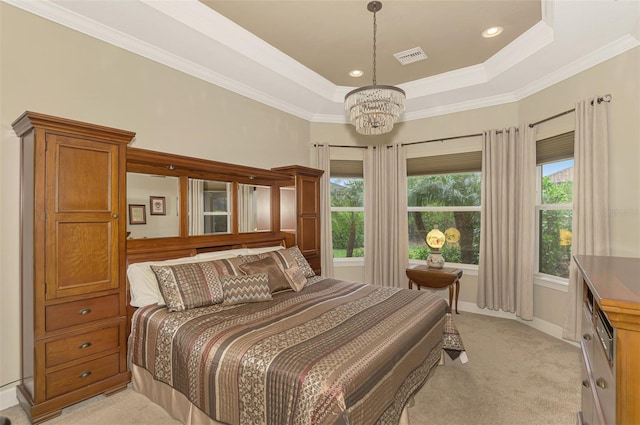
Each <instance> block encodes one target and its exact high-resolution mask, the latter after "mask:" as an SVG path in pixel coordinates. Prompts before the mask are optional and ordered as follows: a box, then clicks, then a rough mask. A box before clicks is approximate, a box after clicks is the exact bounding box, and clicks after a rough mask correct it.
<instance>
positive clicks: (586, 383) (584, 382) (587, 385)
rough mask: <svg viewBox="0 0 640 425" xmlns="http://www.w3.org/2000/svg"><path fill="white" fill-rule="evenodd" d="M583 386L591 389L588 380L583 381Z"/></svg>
mask: <svg viewBox="0 0 640 425" xmlns="http://www.w3.org/2000/svg"><path fill="white" fill-rule="evenodd" d="M582 386H583V387H585V388H589V380H588V379H585V380H583V381H582Z"/></svg>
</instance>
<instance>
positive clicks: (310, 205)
mask: <svg viewBox="0 0 640 425" xmlns="http://www.w3.org/2000/svg"><path fill="white" fill-rule="evenodd" d="M272 170H274V171H279V172H282V173H287V174H289V175H290V176H293V178H294V180H295V187H296V245H297V246H298V248H300V251H301V252H302V254H303V255H304V256H305V258H306V259H307V261H308V262H309V265H310V266H311V267H312V268H313V271H314V272H315V273H316V274H317V275H320V274H322V268H321V264H320V263H321V261H320V260H321V252H320V178H321V177H322V175H323V174H324V171H323V170H318V169H315V168H309V167H304V166H301V165H291V166H286V167H276V168H272Z"/></svg>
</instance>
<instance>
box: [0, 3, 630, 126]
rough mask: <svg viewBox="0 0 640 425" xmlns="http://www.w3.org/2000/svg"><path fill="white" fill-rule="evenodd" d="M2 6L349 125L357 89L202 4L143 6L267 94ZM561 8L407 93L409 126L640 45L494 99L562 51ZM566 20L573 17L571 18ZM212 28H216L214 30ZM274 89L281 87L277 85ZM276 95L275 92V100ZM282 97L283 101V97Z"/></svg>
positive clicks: (509, 98)
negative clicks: (480, 58)
mask: <svg viewBox="0 0 640 425" xmlns="http://www.w3.org/2000/svg"><path fill="white" fill-rule="evenodd" d="M0 1H4V2H6V3H7V4H10V5H13V6H16V7H18V8H20V9H23V10H25V11H27V12H30V13H32V14H34V15H37V16H40V17H42V18H45V19H47V20H50V21H53V22H56V23H58V24H61V25H63V26H66V27H68V28H71V29H74V30H76V31H79V32H81V33H84V34H86V35H89V36H91V37H94V38H96V39H98V40H101V41H104V42H106V43H109V44H111V45H114V46H117V47H119V48H122V49H125V50H127V51H130V52H132V53H134V54H137V55H139V56H142V57H145V58H147V59H150V60H153V61H155V62H158V63H161V64H163V65H166V66H168V67H171V68H173V69H176V70H178V71H180V72H184V73H186V74H188V75H191V76H194V77H196V78H199V79H201V80H204V81H207V82H209V83H211V84H214V85H216V86H219V87H221V88H223V89H226V90H229V91H232V92H234V93H237V94H239V95H241V96H244V97H247V98H249V99H252V100H255V101H257V102H260V103H262V104H265V105H267V106H270V107H273V108H275V109H278V110H280V111H283V112H285V113H288V114H291V115H293V116H296V117H298V118H301V119H304V120H307V121H310V122H318V123H335V124H345V123H347V122H348V120H347V119H346V116H345V114H344V112H343V107H342V104H343V102H344V96H345V94H346V93H348V92H349V91H351V90H352V89H353V87H344V86H335V85H333V84H332V83H331V82H329V81H328V80H326V79H324V78H323V77H321V76H319V75H318V74H316V73H315V72H313V71H311V70H310V69H308V68H306V67H305V66H303V65H302V64H300V63H298V62H296V61H294V60H293V59H291V58H290V57H288V56H286V55H285V54H283V53H282V52H280V51H279V50H277V49H275V48H274V47H272V46H271V45H269V44H268V43H266V42H264V41H263V40H261V39H259V38H258V37H256V36H254V35H253V34H251V33H250V32H248V31H246V30H244V29H243V28H241V27H239V26H238V25H237V24H235V23H233V22H232V21H230V20H228V19H226V18H225V17H224V16H222V15H220V14H218V13H217V12H215V11H213V10H212V9H211V8H209V7H206V6H205V5H203V4H202V3H200V2H199V1H197V0H181V1H177V2H175V1H156V0H138V2H139V4H140V5H141V8H145V7H147V8H149V9H147V10H148V11H149V12H150V13H151V14H153V13H155V14H156V16H160V15H158V14H161V15H164V17H165V18H170V19H173V20H175V21H177V22H179V23H180V24H182V25H185V26H186V27H188V28H190V29H192V30H194V31H197V32H198V33H199V34H200V35H203V36H205V37H207V38H208V39H210V40H213V41H214V42H215V43H213V44H215V46H214V47H212V48H215V49H222V50H220V51H221V52H223V53H224V54H225V55H226V56H227V57H232V56H233V55H235V57H236V58H238V59H242V60H244V61H246V62H247V63H253V64H255V67H256V72H261V73H263V74H262V77H264V78H263V79H262V80H263V81H266V82H267V84H264V83H263V84H264V85H263V86H261V87H263V88H264V89H261V88H260V87H257V86H258V85H257V84H255V85H252V84H251V82H250V81H249V82H246V81H245V82H241V81H238V80H237V79H234V76H233V75H232V74H231V73H228V75H224V74H222V73H219V72H216V71H215V70H213V69H212V68H209V67H207V66H204V65H201V64H198V63H195V62H193V61H190V60H187V59H185V58H183V57H181V56H179V55H178V54H174V53H172V52H170V51H167V50H164V49H163V48H160V47H158V46H155V45H152V44H151V43H149V42H146V41H144V40H141V39H138V38H136V37H134V36H132V35H129V34H126V33H124V32H122V31H119V30H117V29H114V28H112V27H109V26H107V25H105V24H102V23H100V22H98V21H96V20H92V19H89V18H88V17H86V16H83V15H81V14H79V13H76V12H74V11H73V10H70V9H68V8H66V7H64V6H63V5H65V4H66V3H64V2H61V3H60V4H58V3H55V2H53V1H50V0H39V1H31V0H0ZM131 1H132V0H131ZM556 1H557V0H542V9H543V10H542V18H543V20H542V21H541V22H539V23H538V24H536V25H535V26H533V27H532V28H531V29H529V30H528V31H527V32H525V33H524V34H523V35H521V36H520V37H518V38H517V39H516V40H515V41H514V42H512V43H511V44H509V45H507V46H505V47H504V48H503V49H502V50H500V51H499V52H497V53H496V54H495V55H493V56H492V57H491V58H489V59H488V60H487V61H485V62H484V63H483V64H479V65H474V66H470V67H466V68H463V69H458V70H454V71H451V72H447V73H443V74H439V75H435V76H431V77H428V78H424V79H421V80H416V81H412V82H408V83H405V84H401V85H399V87H401V88H402V89H404V90H405V91H406V92H407V94H408V97H407V100H408V101H409V103H412V104H413V105H415V106H416V107H420V106H421V105H422V106H424V107H423V108H422V109H419V110H415V111H410V112H406V113H405V114H403V115H402V116H401V121H411V120H416V119H421V118H428V117H433V116H437V115H443V114H449V113H455V112H462V111H467V110H470V109H476V108H482V107H488V106H495V105H500V104H504V103H510V102H514V101H517V100H520V99H523V98H525V97H527V96H530V95H532V94H534V93H536V92H538V91H540V90H543V89H545V88H547V87H549V86H552V85H553V84H556V83H558V82H560V81H562V80H564V79H566V78H569V77H571V76H573V75H575V74H577V73H579V72H582V71H584V70H586V69H588V68H590V67H592V66H594V65H597V64H599V63H601V62H603V61H605V60H608V59H610V58H612V57H614V56H616V55H619V54H621V53H624V52H625V51H627V50H629V49H632V48H634V47H637V46H638V45H640V41H639V38H640V19H639V20H637V21H636V24H635V26H634V27H633V28H632V30H631V32H630V34H628V35H625V36H623V37H621V38H619V39H617V40H615V41H613V42H611V43H609V44H608V45H606V46H604V47H602V48H600V49H598V50H596V51H594V52H592V53H590V54H588V55H586V56H584V57H582V58H579V59H577V60H575V61H574V62H572V63H570V64H569V65H565V66H563V67H561V68H559V69H557V70H555V71H553V72H551V73H549V74H547V75H544V76H543V77H541V78H538V79H536V80H535V81H533V82H530V83H528V84H526V85H524V86H522V87H520V86H518V87H514V85H517V84H518V83H517V81H516V82H515V83H514V82H512V83H511V88H505V87H503V90H502V93H501V94H498V95H493V94H492V92H495V91H500V90H501V87H500V85H501V84H502V85H503V86H504V85H507V84H508V83H503V82H502V80H500V77H501V76H503V75H505V74H506V73H508V71H515V72H520V73H521V74H524V75H527V73H528V72H529V71H528V69H529V70H530V69H534V68H535V67H527V66H525V65H526V64H525V63H523V61H525V60H526V59H527V58H531V57H532V55H535V54H536V53H537V52H539V51H540V50H541V49H544V48H545V47H546V46H549V45H550V44H553V43H554V41H555V40H554V28H555V27H554V25H556V23H557V22H558V21H559V19H560V18H561V17H563V16H564V15H563V16H556V15H558V14H559V13H560V12H558V10H556V9H557V5H556ZM140 10H143V9H138V10H137V11H138V13H140ZM637 10H638V16H640V2H639V3H638V6H637ZM564 13H565V14H566V11H565V12H564ZM563 19H565V20H567V19H568V18H567V17H566V16H564V17H563ZM212 22H214V25H212V24H211V23H212ZM249 61H250V62H249ZM511 74H513V72H511ZM258 75H259V74H258ZM506 80H509V78H507V79H506ZM506 80H505V81H506ZM272 81H273V84H271V82H272ZM525 81H526V78H525ZM529 81H530V80H529ZM274 87H279V89H278V90H279V91H278V92H276V90H275V89H274ZM466 88H468V89H472V90H471V91H469V92H468V93H467V92H464V91H463V90H464V89H466ZM270 90H271V92H269V91H270ZM447 92H452V94H453V93H454V92H455V93H456V95H455V96H457V98H458V99H460V98H465V97H467V98H468V97H475V98H473V99H468V100H464V101H460V102H457V103H452V104H446V105H442V106H436V107H432V106H430V105H429V104H428V102H429V100H430V98H429V96H434V95H436V94H439V95H440V96H446V94H447ZM280 94H283V95H282V96H278V95H280ZM301 99H302V101H301ZM441 100H442V99H441ZM317 111H322V112H317Z"/></svg>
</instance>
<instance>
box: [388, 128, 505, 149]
mask: <svg viewBox="0 0 640 425" xmlns="http://www.w3.org/2000/svg"><path fill="white" fill-rule="evenodd" d="M504 131H505V130H497V131H496V133H503V132H504ZM506 131H507V132H508V131H509V130H506ZM516 131H518V129H517V128H516ZM482 135H483V133H475V134H465V135H464V136H452V137H442V138H440V139H431V140H421V141H419V142H409V143H401V144H400V146H409V145H417V144H419V143H433V142H444V141H447V140H455V139H466V138H467V137H480V136H482Z"/></svg>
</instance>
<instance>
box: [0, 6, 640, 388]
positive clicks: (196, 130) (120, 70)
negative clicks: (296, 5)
mask: <svg viewBox="0 0 640 425" xmlns="http://www.w3.org/2000/svg"><path fill="white" fill-rule="evenodd" d="M0 39H1V43H2V44H1V49H2V50H1V59H2V60H1V64H0V92H1V102H0V128H1V133H0V134H1V136H0V138H1V140H0V162H1V167H2V168H1V169H0V199H1V200H2V208H0V234H1V235H2V238H1V239H2V242H1V244H0V344H1V346H0V364H1V365H2V367H1V368H0V386H2V385H4V384H6V383H9V382H12V381H14V380H16V379H18V377H19V367H20V360H19V344H20V338H19V334H18V326H17V325H16V324H17V323H18V322H19V307H18V303H19V283H18V280H19V269H18V263H19V256H18V253H17V245H18V236H19V235H18V226H19V210H18V203H19V185H18V181H19V167H18V160H19V150H18V142H17V139H16V137H15V134H13V132H12V130H11V122H12V121H13V120H14V119H15V118H16V117H18V115H20V114H21V113H22V112H24V111H25V110H31V111H36V112H42V113H46V114H51V115H57V116H63V117H68V118H72V119H76V120H82V121H87V122H93V123H96V124H102V125H107V126H113V127H116V128H122V129H125V130H132V131H136V132H137V137H136V139H135V141H134V143H133V146H136V147H140V148H147V149H154V150H159V151H166V152H173V153H180V154H183V155H189V156H198V157H202V158H207V159H214V160H220V161H225V162H232V163H239V164H245V165H251V166H258V167H264V168H269V167H273V166H278V165H286V164H301V165H308V164H309V149H308V143H309V141H312V142H323V143H335V144H371V143H390V142H403V143H406V142H412V141H419V140H425V139H432V138H437V137H449V136H457V135H462V134H469V133H477V132H480V131H482V130H484V129H487V128H503V127H509V126H512V125H517V124H518V123H520V122H524V121H535V120H538V119H542V118H545V117H547V116H550V115H553V114H555V113H558V112H561V111H564V110H566V109H569V108H572V107H573V105H574V103H575V102H576V101H578V100H581V99H585V98H589V97H592V96H594V95H598V94H604V93H611V94H612V95H613V98H614V99H613V102H612V103H611V117H612V118H611V123H612V124H611V136H612V144H611V156H610V170H611V176H610V204H611V205H610V206H611V210H610V212H609V215H610V217H611V228H612V253H613V254H614V255H626V256H634V257H640V205H639V204H640V172H639V171H638V162H639V161H640V150H639V149H640V147H639V146H640V143H639V142H640V119H638V117H640V110H639V109H640V92H639V84H640V77H639V76H640V48H636V49H634V50H633V51H630V52H627V53H625V54H622V55H620V56H618V57H616V58H614V59H611V60H609V61H607V62H605V63H603V64H601V65H598V66H596V67H594V68H592V69H589V70H587V71H585V72H583V73H581V74H580V75H577V76H575V77H572V78H570V79H568V80H566V81H563V82H561V83H559V84H556V85H555V86H553V87H551V88H549V89H546V90H544V91H542V92H540V93H538V94H536V95H534V96H531V97H529V98H527V99H524V100H522V101H520V102H516V103H512V104H507V105H501V106H495V107H489V108H482V109H477V110H472V111H467V112H462V113H456V114H449V115H445V116H439V117H433V118H428V119H423V120H416V121H410V122H406V123H400V124H398V125H397V128H396V130H395V131H394V132H393V133H391V134H390V135H386V136H380V137H372V138H364V137H360V138H358V137H355V133H354V131H353V129H352V128H351V127H350V126H345V125H337V124H309V123H308V122H306V121H304V120H301V119H298V118H295V117H293V116H290V115H288V114H285V113H282V112H279V111H277V110H274V109H272V108H270V107H267V106H264V105H262V104H259V103H257V102H254V101H252V100H249V99H247V98H244V97H242V96H238V95H236V94H233V93H230V92H228V91H226V90H224V89H221V88H219V87H216V86H213V85H211V84H207V83H205V82H203V81H200V80H198V79H196V78H193V77H190V76H187V75H185V74H182V73H180V72H177V71H175V70H173V69H170V68H167V67H165V66H163V65H159V64H157V63H154V62H152V61H149V60H147V59H144V58H142V57H139V56H136V55H134V54H132V53H129V52H126V51H123V50H121V49H118V48H116V47H113V46H110V45H108V44H105V43H102V42H100V41H97V40H94V39H92V38H90V37H87V36H84V35H81V34H79V33H77V32H74V31H72V30H69V29H66V28H64V27H62V26H59V25H56V24H53V23H51V22H49V21H46V20H44V19H41V18H38V17H36V16H33V15H30V14H28V13H26V12H22V11H20V10H18V9H16V8H14V7H12V6H9V5H7V4H5V3H0ZM563 123H564V124H563ZM571 123H572V120H571V119H569V118H565V119H564V120H559V121H556V122H552V123H549V124H546V125H545V126H541V127H540V128H539V131H540V132H545V131H546V132H553V131H555V130H557V128H554V126H555V127H562V126H565V127H567V126H568V127H571V126H572V124H571ZM461 143H462V142H461ZM451 146H452V145H451V144H448V145H447V143H444V144H442V147H441V148H442V149H449V148H450V147H451ZM415 149H418V150H419V149H422V148H415ZM424 149H427V148H426V147H424ZM428 149H439V148H438V144H431V146H430V147H429V148H428ZM339 270H340V269H338V273H340V271H339ZM344 273H345V274H346V277H347V278H355V279H351V280H359V279H358V276H362V269H361V268H360V269H358V268H355V269H345V270H344ZM475 285H476V278H475V277H474V276H471V275H466V276H465V277H464V278H463V288H462V290H461V296H460V300H461V301H467V302H470V303H475ZM534 296H535V302H536V308H535V310H534V314H535V315H536V317H537V318H540V319H542V320H545V321H548V322H550V323H552V324H557V325H561V324H562V318H563V312H562V307H563V305H564V298H565V295H564V292H562V291H557V290H554V289H549V288H546V287H542V286H536V289H535V294H534Z"/></svg>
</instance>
